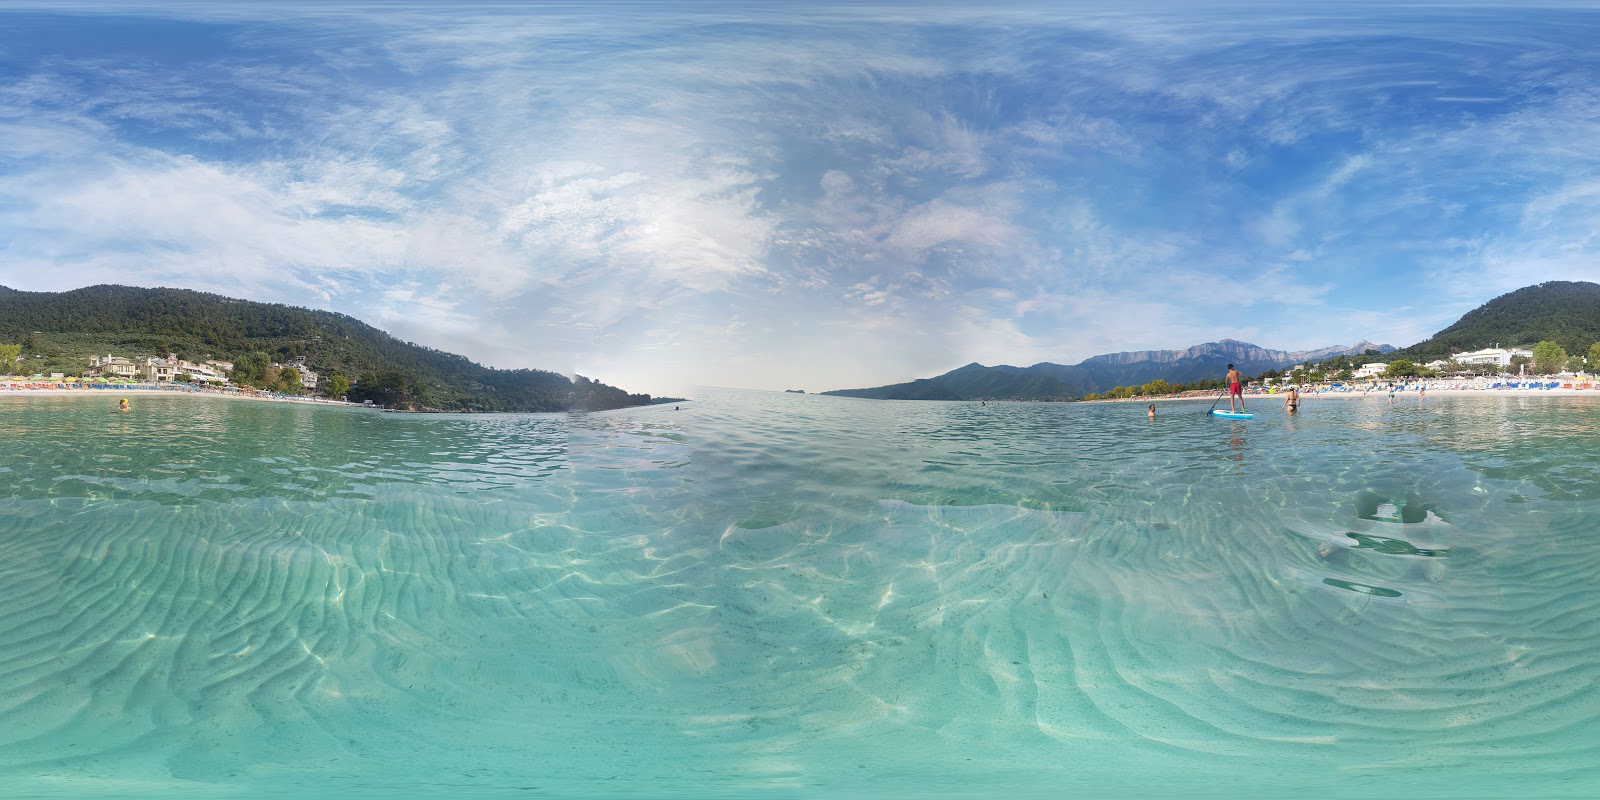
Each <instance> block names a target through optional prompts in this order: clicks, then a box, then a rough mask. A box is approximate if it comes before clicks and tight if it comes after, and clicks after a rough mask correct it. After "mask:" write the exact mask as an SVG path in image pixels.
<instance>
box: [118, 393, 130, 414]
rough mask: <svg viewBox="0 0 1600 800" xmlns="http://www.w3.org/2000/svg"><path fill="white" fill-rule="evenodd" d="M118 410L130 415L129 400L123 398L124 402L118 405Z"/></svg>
mask: <svg viewBox="0 0 1600 800" xmlns="http://www.w3.org/2000/svg"><path fill="white" fill-rule="evenodd" d="M117 410H118V411H121V412H122V413H124V414H126V413H128V398H126V397H124V398H122V402H121V403H118V404H117Z"/></svg>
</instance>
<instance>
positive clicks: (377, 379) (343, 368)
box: [0, 285, 650, 411]
mask: <svg viewBox="0 0 1600 800" xmlns="http://www.w3.org/2000/svg"><path fill="white" fill-rule="evenodd" d="M5 342H11V343H20V344H21V345H22V353H23V355H24V356H26V357H28V359H29V362H28V368H29V371H31V372H35V373H46V374H48V373H49V372H63V373H66V374H69V375H77V374H80V373H81V372H82V371H83V369H84V367H86V366H87V365H88V359H89V358H90V357H91V356H93V355H96V354H100V355H105V354H107V353H111V354H115V355H120V356H129V357H141V356H149V355H162V354H166V353H176V354H178V355H179V356H180V357H183V358H186V359H189V360H191V361H199V360H204V359H208V358H216V359H220V360H229V361H234V362H237V363H238V364H239V365H240V367H241V368H243V366H244V365H245V363H247V362H248V363H255V362H259V363H260V365H261V367H262V368H263V369H264V368H265V367H266V364H267V363H268V362H270V361H281V362H288V361H290V360H291V359H293V358H294V357H296V356H305V357H306V365H307V366H308V367H310V368H311V369H313V370H316V371H317V372H318V373H320V374H321V375H322V376H323V377H324V378H328V377H331V376H333V375H336V374H337V375H342V376H344V377H346V378H348V379H350V380H351V381H352V382H353V383H354V386H352V387H351V389H350V391H349V396H350V398H351V399H352V400H358V399H371V400H373V401H374V402H378V403H384V404H387V405H400V406H405V407H413V408H432V409H440V410H448V411H563V410H567V409H572V408H586V409H590V410H598V409H604V408H621V407H624V406H635V405H647V404H649V403H650V396H649V395H645V394H628V393H627V392H624V391H623V390H621V389H618V388H616V387H612V386H607V385H605V384H603V383H599V382H596V381H591V380H589V379H587V378H584V377H582V376H579V377H577V378H576V380H573V379H568V378H567V377H566V376H563V375H559V374H557V373H554V372H547V371H545V370H536V369H512V370H505V369H493V368H490V367H485V366H483V365H481V364H477V363H475V362H473V361H471V360H470V359H468V358H466V357H465V356H459V355H455V354H454V353H446V352H444V351H442V350H435V349H433V348H431V347H424V346H422V345H418V344H413V343H410V342H402V341H400V340H399V339H396V338H394V337H393V336H390V335H389V334H387V333H385V332H383V331H381V330H378V329H377V328H374V327H372V326H371V325H368V324H366V323H364V322H362V321H360V320H358V319H355V318H353V317H349V316H345V315H344V314H337V313H333V312H330V311H313V310H310V309H305V308H297V307H293V306H286V305H279V304H276V303H256V302H251V301H249V300H236V299H234V298H231V297H223V296H221V295H215V294H207V293H204V292H195V291H190V290H187V289H142V288H136V287H131V286H104V285H103V286H90V287H87V288H84V289H76V290H73V291H69V292H23V291H17V290H15V289H10V288H6V287H3V286H0V343H5Z"/></svg>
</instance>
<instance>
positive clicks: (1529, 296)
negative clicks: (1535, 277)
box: [1392, 281, 1600, 363]
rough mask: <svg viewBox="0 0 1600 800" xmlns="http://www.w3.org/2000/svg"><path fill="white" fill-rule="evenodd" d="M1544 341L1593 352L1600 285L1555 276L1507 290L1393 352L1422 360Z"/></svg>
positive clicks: (1599, 323) (1599, 335)
mask: <svg viewBox="0 0 1600 800" xmlns="http://www.w3.org/2000/svg"><path fill="white" fill-rule="evenodd" d="M1544 341H1551V342H1555V343H1556V344H1559V345H1561V347H1562V348H1563V349H1565V350H1566V351H1567V352H1568V353H1585V352H1588V350H1589V346H1590V345H1592V344H1594V343H1595V342H1600V284H1595V283H1589V282H1586V281H1550V282H1548V283H1541V284H1537V285H1534V286H1527V287H1524V288H1521V289H1518V290H1516V291H1514V292H1511V293H1510V294H1503V295H1501V296H1499V297H1496V298H1495V299H1493V300H1490V301H1489V302H1487V303H1484V304H1483V305H1481V306H1478V307H1477V308H1475V309H1473V310H1472V311H1469V312H1467V313H1466V315H1465V316H1463V317H1462V318H1461V319H1459V320H1457V321H1456V323H1455V324H1454V325H1451V326H1450V327H1448V328H1445V329H1444V330H1442V331H1439V332H1438V333H1436V334H1434V335H1433V336H1431V337H1429V338H1428V339H1427V340H1425V341H1422V342H1418V343H1417V344H1414V345H1412V346H1410V347H1407V348H1404V349H1401V350H1398V351H1396V352H1394V353H1393V354H1392V356H1393V357H1398V358H1409V359H1411V360H1413V361H1417V362H1419V363H1421V362H1425V361H1432V360H1434V359H1440V358H1449V357H1450V356H1451V355H1452V354H1454V353H1460V352H1466V351H1471V350H1481V349H1483V348H1485V347H1494V346H1496V345H1499V346H1501V347H1531V346H1532V345H1534V344H1537V343H1539V342H1544Z"/></svg>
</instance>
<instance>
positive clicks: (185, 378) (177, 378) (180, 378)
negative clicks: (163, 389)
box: [172, 372, 194, 383]
mask: <svg viewBox="0 0 1600 800" xmlns="http://www.w3.org/2000/svg"><path fill="white" fill-rule="evenodd" d="M172 380H173V381H174V382H176V383H194V376H193V375H190V374H189V373H187V372H179V373H177V374H176V375H173V376H172Z"/></svg>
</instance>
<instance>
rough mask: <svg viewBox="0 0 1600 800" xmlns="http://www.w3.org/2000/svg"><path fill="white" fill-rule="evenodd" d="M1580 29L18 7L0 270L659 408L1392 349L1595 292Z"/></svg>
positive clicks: (987, 6)
mask: <svg viewBox="0 0 1600 800" xmlns="http://www.w3.org/2000/svg"><path fill="white" fill-rule="evenodd" d="M790 6H804V7H803V8H793V7H790ZM1595 42H1600V4H1564V5H1548V6H1542V7H1536V6H1531V5H1528V4H1518V5H1515V6H1512V5H1491V4H1471V5H1464V4H1448V5H1441V4H1406V5H1396V4H1392V3H1388V4H1371V5H1369V4H1362V3H1350V2H1338V3H1294V4H1290V3H1262V2H1255V3H1252V2H1236V3H1229V4H1226V5H1205V4H1196V3H1188V2H1184V3H1154V2H1144V3H1139V2H1131V3H1130V2H1117V3H1114V4H1105V3H1102V4H1090V3H1073V2H1051V3H1034V4H1028V3H1005V2H989V3H984V4H970V3H945V4H919V3H903V2H896V3H861V2H856V3H850V4H844V5H832V6H831V5H828V4H826V3H822V4H795V3H766V4H754V3H717V2H691V3H622V2H614V3H515V4H514V3H482V4H476V5H474V4H468V3H396V2H386V3H370V2H369V3H340V2H322V3H315V4H294V3H272V4H247V3H200V2H187V3H140V4H121V3H81V4H73V3H63V2H54V3H49V4H43V3H41V4H38V5H36V6H29V5H28V4H26V3H16V2H12V3H8V4H7V5H6V6H5V7H4V8H3V9H0V285H6V286H10V287H12V288H17V289H24V290H31V291H60V290H66V289H72V288H77V287H82V286H89V285H94V284H99V283H119V284H126V285H135V286H174V287H182V288H190V289H199V290H203V291H209V292H216V293H219V294H224V295H228V296H233V297H242V298H247V299H251V300H259V301H267V302H280V303H288V304H291V305H299V306H305V307H310V308H318V309H328V310H333V311H339V312H342V313H346V314H349V315H351V316H354V317H357V318H359V319H362V320H364V321H366V322H368V323H371V324H373V325H375V326H377V327H380V328H382V329H384V330H387V331H389V332H390V333H392V334H394V335H395V336H397V337H399V338H401V339H404V340H408V341H414V342H417V343H420V344H426V345H428V346H431V347H435V348H439V349H443V350H448V351H452V352H457V353H461V354H464V355H466V356H468V357H470V358H472V359H474V360H477V361H479V362H481V363H484V364H487V365H490V366H496V367H536V368H542V369H550V370H555V371H558V372H563V373H567V374H573V373H577V374H583V375H587V376H591V377H595V378H598V379H600V380H604V381H606V382H607V383H611V384H613V385H618V386H622V387H624V388H627V389H628V390H630V391H643V392H650V393H653V394H658V395H660V394H672V393H685V392H688V391H690V390H692V388H693V387H695V386H735V387H747V388H759V389H805V390H808V391H820V390H827V389H839V388H855V387H862V386H877V385H882V384H887V383H894V382H899V381H904V380H910V379H914V378H918V377H928V376H931V375H935V374H938V373H941V372H944V371H947V370H949V369H953V368H955V367H958V366H961V365H963V364H966V363H969V362H973V361H977V362H981V363H984V364H1016V365H1027V364H1033V363H1037V362H1040V361H1054V362H1058V363H1075V362H1077V361H1079V360H1081V359H1083V358H1085V357H1088V356H1091V355H1095V354H1098V353H1106V352H1116V351H1122V350H1143V349H1176V348H1182V347H1187V346H1190V345H1193V344H1197V343H1201V342H1207V341H1215V340H1218V339H1222V338H1234V339H1239V340H1243V341H1248V342H1253V343H1255V344H1258V345H1261V346H1264V347H1269V348H1276V349H1285V350H1297V349H1311V348H1316V347H1322V346H1326V345H1332V344H1349V343H1352V342H1355V341H1357V340H1359V339H1368V340H1372V341H1375V342H1383V343H1389V344H1395V345H1402V346H1403V345H1407V344H1411V343H1414V342H1416V341H1419V340H1421V339H1424V338H1426V337H1427V336H1428V335H1430V334H1431V333H1433V332H1434V331H1437V330H1439V329H1441V328H1443V327H1445V326H1447V325H1449V324H1450V323H1452V322H1454V321H1455V320H1456V319H1457V318H1458V317H1459V316H1460V315H1461V314H1462V313H1464V312H1466V311H1469V310H1471V309H1472V308H1474V307H1476V306H1478V305H1480V304H1481V303H1483V302H1485V301H1487V300H1489V299H1492V298H1493V297H1495V296H1497V295H1499V294H1503V293H1505V292H1507V291H1511V290H1513V289H1517V288H1520V287H1522V286H1527V285H1531V284H1535V283H1540V282H1543V281H1547V280H1597V279H1600V239H1597V237H1600V147H1596V144H1595V143H1596V142H1600V47H1595V46H1594V43H1595Z"/></svg>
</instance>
